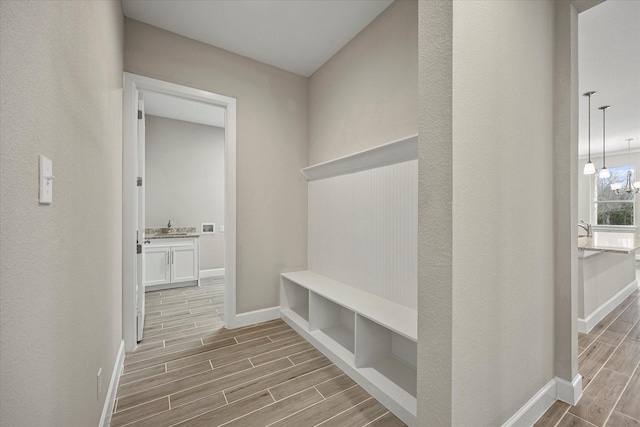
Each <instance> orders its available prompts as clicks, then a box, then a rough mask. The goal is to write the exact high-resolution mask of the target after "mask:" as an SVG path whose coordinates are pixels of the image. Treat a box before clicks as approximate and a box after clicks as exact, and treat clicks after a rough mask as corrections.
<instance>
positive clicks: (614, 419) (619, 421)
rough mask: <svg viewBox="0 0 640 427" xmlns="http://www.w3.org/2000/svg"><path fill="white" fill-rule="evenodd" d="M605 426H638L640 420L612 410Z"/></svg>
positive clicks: (639, 425) (639, 426)
mask: <svg viewBox="0 0 640 427" xmlns="http://www.w3.org/2000/svg"><path fill="white" fill-rule="evenodd" d="M605 425H606V426H607V427H640V421H638V420H636V419H633V418H631V417H627V416H626V415H623V414H621V413H620V412H617V411H613V413H612V414H611V417H610V418H609V421H607V424H605Z"/></svg>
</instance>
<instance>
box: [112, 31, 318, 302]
mask: <svg viewBox="0 0 640 427" xmlns="http://www.w3.org/2000/svg"><path fill="white" fill-rule="evenodd" d="M124 69H125V71H128V72H131V73H134V74H140V75H143V76H148V77H152V78H155V79H159V80H164V81H168V82H171V83H177V84H181V85H185V86H189V87H193V88H197V89H202V90H206V91H209V92H214V93H218V94H220V95H225V96H230V97H234V98H236V99H237V112H236V114H237V138H236V144H237V172H236V174H237V176H236V179H237V206H236V212H237V224H236V227H237V249H236V268H237V277H236V286H237V289H236V297H237V307H236V308H237V312H238V313H243V312H247V311H251V310H257V309H261V308H266V307H273V306H277V305H279V297H280V295H279V294H280V293H279V283H280V273H281V272H283V271H295V270H304V269H305V268H306V259H307V237H306V236H307V184H306V180H305V179H304V177H303V176H302V174H300V168H302V167H304V166H306V163H307V101H308V98H307V90H308V80H307V79H306V78H304V77H302V76H299V75H296V74H293V73H289V72H286V71H283V70H280V69H277V68H275V67H272V66H269V65H266V64H263V63H260V62H257V61H254V60H251V59H248V58H245V57H242V56H239V55H235V54H233V53H230V52H227V51H225V50H222V49H219V48H216V47H213V46H209V45H206V44H204V43H200V42H196V41H194V40H191V39H188V38H186V37H182V36H178V35H177V34H174V33H170V32H168V31H165V30H161V29H159V28H157V27H153V26H151V25H147V24H143V23H141V22H138V21H134V20H131V19H125V53H124Z"/></svg>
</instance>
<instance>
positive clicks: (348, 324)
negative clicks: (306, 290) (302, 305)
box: [309, 292, 356, 363]
mask: <svg viewBox="0 0 640 427" xmlns="http://www.w3.org/2000/svg"><path fill="white" fill-rule="evenodd" d="M309 305H310V307H311V310H310V316H309V330H310V331H311V332H312V333H315V335H317V337H318V339H319V340H320V341H321V342H322V343H323V344H324V345H325V346H327V347H328V348H329V349H331V350H332V351H333V352H335V353H337V354H338V355H340V356H341V357H343V358H344V359H346V360H348V361H351V362H352V363H353V357H354V349H355V337H354V331H355V321H356V316H355V313H354V312H353V311H351V310H349V309H348V308H345V307H343V306H341V305H339V304H336V303H335V302H333V301H331V300H328V299H326V298H324V297H322V296H320V295H318V294H315V293H313V292H311V295H310V299H309Z"/></svg>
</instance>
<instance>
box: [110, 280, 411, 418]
mask: <svg viewBox="0 0 640 427" xmlns="http://www.w3.org/2000/svg"><path fill="white" fill-rule="evenodd" d="M223 309H224V284H223V283H222V281H221V280H219V279H218V280H213V279H209V281H208V282H207V283H206V284H205V282H204V281H203V282H202V284H201V286H199V287H190V288H178V289H170V290H163V291H155V292H148V293H147V294H146V321H145V328H144V339H143V340H142V342H141V343H140V344H139V345H138V348H137V349H136V350H135V351H134V352H132V353H129V354H127V355H126V357H125V361H124V369H123V374H122V376H121V377H120V384H119V386H118V392H117V396H116V403H115V407H114V412H113V414H112V419H111V426H113V427H119V426H153V427H163V426H165V427H168V426H222V425H224V426H243V427H250V426H271V425H273V426H295V427H305V426H316V425H321V426H323V427H324V426H354V427H355V426H404V425H405V424H404V423H402V422H401V421H400V420H398V418H396V417H395V416H394V415H393V414H391V413H390V412H389V411H388V410H387V409H386V408H385V407H384V406H382V405H381V404H380V403H379V402H378V401H376V400H375V399H374V398H372V397H371V396H370V395H369V394H368V393H367V392H366V391H365V390H364V389H362V388H361V387H360V386H359V385H357V384H356V383H355V382H354V381H353V380H351V379H350V378H349V377H348V376H346V375H345V374H344V373H343V372H342V371H340V369H338V368H337V367H336V366H335V365H333V364H332V363H331V362H330V361H329V360H328V359H327V358H325V357H324V356H323V355H322V354H321V353H320V352H319V351H317V350H316V349H315V348H314V347H313V346H312V345H311V344H309V343H307V341H305V340H304V339H303V338H302V337H301V336H300V335H298V334H297V333H296V332H295V331H294V330H293V329H291V328H290V327H289V326H288V325H287V324H286V323H285V322H283V321H282V320H280V319H278V320H273V321H269V322H265V323H261V324H258V325H252V326H248V327H244V328H239V329H233V330H227V329H225V328H224V327H223Z"/></svg>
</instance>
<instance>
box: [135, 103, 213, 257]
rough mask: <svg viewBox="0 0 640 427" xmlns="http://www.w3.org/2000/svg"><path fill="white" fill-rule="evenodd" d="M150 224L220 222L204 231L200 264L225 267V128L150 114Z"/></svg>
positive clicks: (147, 148)
mask: <svg viewBox="0 0 640 427" xmlns="http://www.w3.org/2000/svg"><path fill="white" fill-rule="evenodd" d="M145 136H146V138H145V168H146V169H145V174H146V176H145V178H146V187H145V207H146V209H145V217H146V219H145V222H146V224H145V225H146V227H147V228H162V227H166V226H167V223H168V222H169V220H171V225H172V227H196V230H198V232H201V224H202V223H203V222H213V223H215V224H216V234H202V235H201V236H200V238H199V239H200V270H209V269H213V268H224V234H221V233H220V232H219V229H218V227H219V226H220V225H224V129H223V128H219V127H213V126H205V125H201V124H197V123H189V122H184V121H181V120H173V119H167V118H164V117H156V116H150V115H146V135H145Z"/></svg>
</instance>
